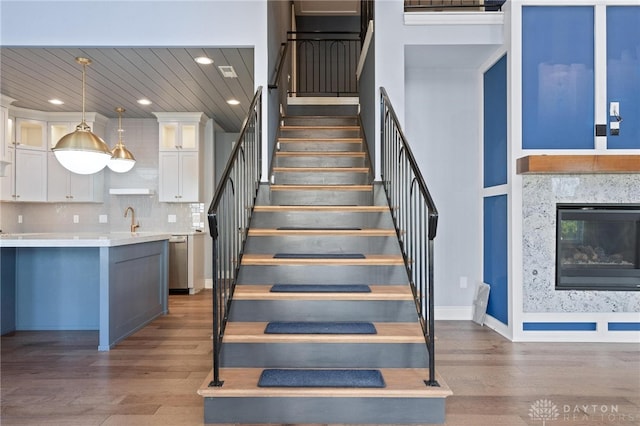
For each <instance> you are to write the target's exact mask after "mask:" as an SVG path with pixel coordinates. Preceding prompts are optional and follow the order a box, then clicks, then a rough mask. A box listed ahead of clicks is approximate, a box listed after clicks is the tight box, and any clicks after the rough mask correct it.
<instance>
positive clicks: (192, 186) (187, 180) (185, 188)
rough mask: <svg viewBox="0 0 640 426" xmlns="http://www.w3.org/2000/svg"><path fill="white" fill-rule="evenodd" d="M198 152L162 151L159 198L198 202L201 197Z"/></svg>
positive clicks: (171, 200) (161, 199)
mask: <svg viewBox="0 0 640 426" xmlns="http://www.w3.org/2000/svg"><path fill="white" fill-rule="evenodd" d="M198 159H199V155H198V153H197V152H190V151H187V152H160V167H159V168H160V173H159V176H160V184H159V190H158V192H159V200H160V201H161V202H167V203H196V202H198V201H199V198H200V182H199V177H200V174H199V169H200V167H199V165H198Z"/></svg>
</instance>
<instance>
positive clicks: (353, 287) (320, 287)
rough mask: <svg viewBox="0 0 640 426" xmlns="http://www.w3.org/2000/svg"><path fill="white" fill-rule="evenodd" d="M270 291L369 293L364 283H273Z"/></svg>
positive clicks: (369, 288) (368, 288)
mask: <svg viewBox="0 0 640 426" xmlns="http://www.w3.org/2000/svg"><path fill="white" fill-rule="evenodd" d="M270 291H271V292H272V293H371V287H369V286H368V285H366V284H274V285H272V286H271V290H270Z"/></svg>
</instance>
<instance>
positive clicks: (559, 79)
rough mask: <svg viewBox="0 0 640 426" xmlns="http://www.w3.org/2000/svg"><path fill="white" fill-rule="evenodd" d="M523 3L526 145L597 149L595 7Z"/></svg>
mask: <svg viewBox="0 0 640 426" xmlns="http://www.w3.org/2000/svg"><path fill="white" fill-rule="evenodd" d="M522 9H523V10H522V148H523V149H592V148H593V147H594V125H595V123H594V75H593V69H594V30H593V22H594V16H593V7H590V6H527V7H523V8H522Z"/></svg>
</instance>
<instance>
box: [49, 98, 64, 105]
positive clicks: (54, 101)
mask: <svg viewBox="0 0 640 426" xmlns="http://www.w3.org/2000/svg"><path fill="white" fill-rule="evenodd" d="M49 103H50V104H54V105H62V104H64V102H62V101H61V100H60V99H49Z"/></svg>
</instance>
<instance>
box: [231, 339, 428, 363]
mask: <svg viewBox="0 0 640 426" xmlns="http://www.w3.org/2000/svg"><path fill="white" fill-rule="evenodd" d="M427 358H428V357H427V351H426V344H425V343H421V344H419V343H401V344H399V343H380V344H372V343H352V344H337V343H334V344H326V343H325V344H314V343H269V344H263V343H225V344H224V346H223V349H222V354H221V366H222V367H264V368H267V367H270V368H385V367H387V368H425V367H426V366H428V360H427Z"/></svg>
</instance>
